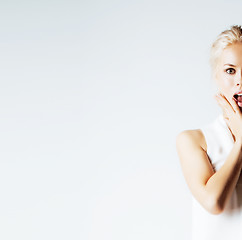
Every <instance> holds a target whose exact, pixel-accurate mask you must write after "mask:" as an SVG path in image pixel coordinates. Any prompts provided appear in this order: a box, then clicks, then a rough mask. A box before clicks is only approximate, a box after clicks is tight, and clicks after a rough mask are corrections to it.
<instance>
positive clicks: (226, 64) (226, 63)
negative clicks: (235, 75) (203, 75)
mask: <svg viewBox="0 0 242 240" xmlns="http://www.w3.org/2000/svg"><path fill="white" fill-rule="evenodd" d="M225 65H229V66H231V67H236V66H235V65H233V64H231V63H226V64H224V66H225Z"/></svg>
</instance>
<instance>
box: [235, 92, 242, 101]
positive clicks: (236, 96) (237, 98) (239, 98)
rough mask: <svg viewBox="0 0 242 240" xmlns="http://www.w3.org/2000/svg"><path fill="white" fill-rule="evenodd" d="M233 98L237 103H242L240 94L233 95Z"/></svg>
mask: <svg viewBox="0 0 242 240" xmlns="http://www.w3.org/2000/svg"><path fill="white" fill-rule="evenodd" d="M234 98H235V99H236V100H237V101H239V102H242V93H241V94H234Z"/></svg>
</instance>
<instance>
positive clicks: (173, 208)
mask: <svg viewBox="0 0 242 240" xmlns="http://www.w3.org/2000/svg"><path fill="white" fill-rule="evenodd" d="M241 5H242V4H241V2H240V1H235V0H232V1H231V0H230V1H221V0H216V1H179V0H176V1H161V0H156V1H155V0H149V1H148V0H146V1H137V0H136V1H133V0H122V1H121V0H119V1H111V0H110V1H93V0H89V1H74V0H68V1H67V0H66V1H61V0H59V1H57V0H48V1H47V0H42V1H11V0H10V1H1V2H0V26H1V28H0V29H1V31H0V48H1V49H0V81H1V84H0V132H1V134H0V239H3V240H10V239H11V240H15V239H18V240H20V239H23V240H29V239H31V240H32V239H33V240H43V239H45V240H53V239H58V240H64V239H66V240H67V239H68V240H69V239H71V240H77V239H78V240H144V239H147V240H158V239H159V240H160V239H162V240H163V239H164V240H175V239H179V240H188V239H190V230H191V195H190V192H189V190H188V188H187V186H186V183H185V180H184V178H183V176H182V173H181V169H180V165H179V159H178V156H177V153H176V148H175V138H176V135H177V134H178V132H180V131H181V130H184V129H194V128H200V127H201V126H202V125H204V124H207V123H209V122H211V121H212V120H213V119H214V118H215V117H216V116H217V115H218V114H219V113H220V109H219V106H218V105H217V103H216V102H215V100H214V99H213V93H214V90H213V89H214V87H213V84H212V82H211V79H210V67H209V62H208V60H209V48H210V45H211V44H212V42H213V41H214V40H215V38H216V36H217V35H218V34H219V33H220V32H221V31H223V30H225V29H227V28H228V27H230V26H231V25H232V24H242V21H241V20H242V18H241V7H242V6H241Z"/></svg>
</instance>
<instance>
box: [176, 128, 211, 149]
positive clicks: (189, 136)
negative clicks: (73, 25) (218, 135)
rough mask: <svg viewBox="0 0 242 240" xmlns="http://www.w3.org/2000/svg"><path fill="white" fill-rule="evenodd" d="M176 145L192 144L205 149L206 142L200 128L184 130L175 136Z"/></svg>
mask: <svg viewBox="0 0 242 240" xmlns="http://www.w3.org/2000/svg"><path fill="white" fill-rule="evenodd" d="M176 145H192V146H193V147H198V148H202V149H203V150H204V151H207V144H206V140H205V137H204V135H203V133H202V131H201V129H192V130H184V131H182V132H180V133H179V134H178V135H177V137H176Z"/></svg>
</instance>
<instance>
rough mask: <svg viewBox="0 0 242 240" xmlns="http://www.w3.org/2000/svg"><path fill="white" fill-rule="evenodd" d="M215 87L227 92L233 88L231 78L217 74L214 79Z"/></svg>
mask: <svg viewBox="0 0 242 240" xmlns="http://www.w3.org/2000/svg"><path fill="white" fill-rule="evenodd" d="M216 80H217V85H218V86H219V88H220V89H221V90H229V88H231V87H232V86H233V77H232V76H228V75H224V74H218V75H217V77H216Z"/></svg>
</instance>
